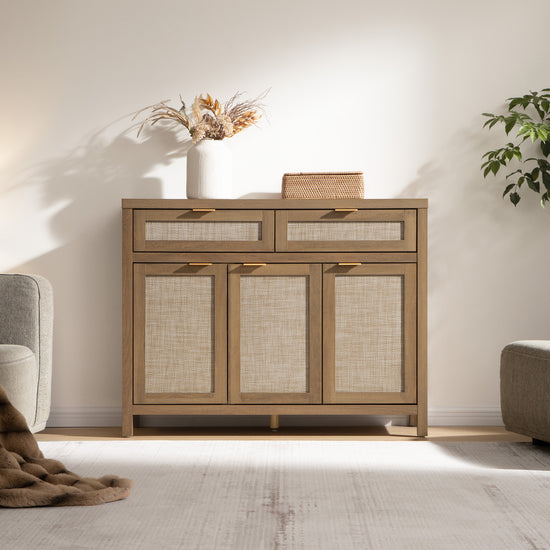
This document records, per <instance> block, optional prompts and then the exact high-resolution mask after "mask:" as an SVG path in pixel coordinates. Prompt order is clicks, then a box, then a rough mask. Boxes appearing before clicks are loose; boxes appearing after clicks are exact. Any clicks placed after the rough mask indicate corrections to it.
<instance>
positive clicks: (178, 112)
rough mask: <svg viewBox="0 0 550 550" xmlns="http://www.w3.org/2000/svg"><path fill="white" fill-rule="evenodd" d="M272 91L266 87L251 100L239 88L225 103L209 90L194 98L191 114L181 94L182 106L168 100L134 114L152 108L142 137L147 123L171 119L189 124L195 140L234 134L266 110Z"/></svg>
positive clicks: (255, 121)
mask: <svg viewBox="0 0 550 550" xmlns="http://www.w3.org/2000/svg"><path fill="white" fill-rule="evenodd" d="M268 92H269V90H266V91H265V92H264V93H263V94H261V95H259V96H258V97H256V98H254V99H247V100H239V99H240V97H241V96H242V93H241V92H238V93H236V94H235V95H234V96H233V97H231V98H230V99H229V100H228V101H226V102H225V103H224V104H223V105H222V104H221V103H220V102H219V101H218V100H217V99H214V98H213V97H212V96H211V95H210V94H208V93H207V94H206V96H204V97H203V96H202V95H200V96H198V97H196V98H195V100H194V101H193V104H192V106H191V115H190V116H189V115H188V114H187V109H186V106H185V102H184V101H183V99H182V98H181V95H180V101H181V107H180V108H179V109H175V108H174V107H170V106H168V105H167V103H168V100H164V101H161V102H159V103H155V104H154V105H149V106H148V107H145V108H143V109H141V110H140V111H138V112H137V113H136V115H135V116H134V119H135V118H136V117H137V116H139V115H140V114H141V113H143V112H145V111H149V114H148V115H147V117H146V118H145V120H143V122H142V123H141V126H140V127H139V130H138V137H139V135H140V134H141V132H142V130H143V128H144V127H145V126H146V125H147V124H151V126H154V125H155V124H157V122H162V121H169V122H175V123H177V124H181V125H182V126H185V128H187V130H188V131H189V133H190V134H191V137H192V139H193V142H194V143H197V142H199V141H200V140H201V139H217V140H219V139H224V138H230V137H232V136H234V135H235V134H237V133H239V132H241V131H242V130H244V129H245V128H248V127H249V126H252V125H254V124H256V123H257V122H258V121H259V120H260V118H261V117H262V113H261V111H263V104H262V103H261V100H262V99H263V98H264V97H265V96H266V95H267V93H268ZM134 119H133V120H134Z"/></svg>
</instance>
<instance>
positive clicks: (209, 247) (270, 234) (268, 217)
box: [134, 209, 274, 252]
mask: <svg viewBox="0 0 550 550" xmlns="http://www.w3.org/2000/svg"><path fill="white" fill-rule="evenodd" d="M178 221H185V222H194V223H199V224H200V223H204V222H258V223H260V226H261V239H260V240H258V241H229V240H228V241H191V240H190V241H151V240H146V239H145V224H146V223H147V222H178ZM273 249H274V213H273V210H215V211H213V212H195V211H193V210H169V209H164V210H136V211H135V213H134V250H135V251H136V252H182V251H186V252H192V251H200V252H247V251H248V252H269V251H272V250H273Z"/></svg>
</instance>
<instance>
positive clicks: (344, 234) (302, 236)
mask: <svg viewBox="0 0 550 550" xmlns="http://www.w3.org/2000/svg"><path fill="white" fill-rule="evenodd" d="M287 239H288V240H289V241H400V240H402V239H403V222H332V221H331V222H329V221H326V222H288V228H287Z"/></svg>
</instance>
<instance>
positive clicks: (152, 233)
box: [145, 221, 262, 241]
mask: <svg viewBox="0 0 550 550" xmlns="http://www.w3.org/2000/svg"><path fill="white" fill-rule="evenodd" d="M261 238H262V235H261V223H260V222H206V221H201V222H186V221H181V222H180V221H178V222H146V224H145V240H147V241H259V240H261Z"/></svg>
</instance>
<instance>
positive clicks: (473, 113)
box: [0, 0, 550, 425]
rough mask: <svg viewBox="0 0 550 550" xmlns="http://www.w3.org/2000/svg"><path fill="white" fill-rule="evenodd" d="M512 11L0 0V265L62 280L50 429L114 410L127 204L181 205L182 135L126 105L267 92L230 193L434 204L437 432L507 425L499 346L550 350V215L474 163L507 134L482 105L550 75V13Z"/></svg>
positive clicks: (400, 3) (105, 417) (346, 2)
mask: <svg viewBox="0 0 550 550" xmlns="http://www.w3.org/2000/svg"><path fill="white" fill-rule="evenodd" d="M517 6H518V5H517V2H515V1H514V2H512V1H510V0H484V1H479V0H476V1H473V0H463V1H462V2H446V1H441V0H417V1H415V2H410V1H408V0H394V1H393V2H379V1H372V0H340V1H339V2H328V1H325V0H305V1H297V0H279V1H277V2H267V1H266V2H264V1H261V2H260V1H253V0H233V1H227V0H209V1H208V2H204V3H199V2H191V1H188V2H186V1H176V0H155V1H153V0H149V1H147V0H94V1H90V2H84V1H81V0H50V1H48V2H43V1H40V0H18V1H17V2H15V1H13V0H0V13H1V14H2V16H1V17H0V52H2V53H1V54H0V75H1V80H2V86H1V92H0V97H1V102H0V121H1V123H0V239H1V242H0V270H3V271H24V272H35V273H40V274H43V275H45V276H46V277H48V278H49V279H50V280H51V281H52V283H53V286H54V289H55V293H56V294H55V300H56V302H55V304H56V320H55V342H54V345H55V352H54V353H55V355H54V359H55V364H54V382H53V411H52V423H54V424H76V425H78V424H81V423H91V424H98V423H112V422H116V419H117V418H118V415H119V410H120V357H121V344H120V339H121V329H120V324H121V319H120V318H121V306H120V302H121V298H120V295H121V283H120V248H121V247H120V237H121V233H120V199H121V198H122V197H167V198H176V197H178V198H184V197H185V157H184V154H183V153H182V142H183V141H184V139H185V134H184V133H183V132H177V131H175V130H174V129H169V128H158V129H156V130H155V131H151V132H148V133H147V134H146V136H145V138H144V139H140V140H137V139H136V126H135V122H132V121H131V116H132V113H133V112H135V111H136V110H138V109H140V108H141V107H144V106H146V105H148V104H151V103H154V102H156V101H158V100H161V99H167V98H173V99H174V100H175V99H176V98H177V96H178V94H179V93H181V94H182V96H183V97H184V98H187V99H188V100H191V99H192V98H193V97H194V95H196V94H199V93H202V92H206V91H208V92H210V93H211V94H213V95H215V96H216V97H220V98H227V97H229V96H230V95H232V94H233V93H234V92H235V91H237V90H240V91H245V92H247V93H248V94H249V95H256V94H258V93H260V92H262V91H263V90H265V89H266V88H269V87H271V91H270V93H269V95H268V97H267V98H266V100H265V103H266V106H267V114H268V119H267V120H264V121H263V122H262V124H261V125H260V127H259V128H252V129H249V130H246V131H245V132H243V133H241V134H239V135H238V136H236V137H235V138H233V139H231V140H229V142H228V143H229V144H230V146H231V148H232V150H233V154H234V164H235V167H234V180H235V186H236V196H243V195H247V194H250V193H277V192H279V191H280V182H281V175H282V174H283V173H284V172H287V171H307V170H312V171H323V170H363V171H364V172H365V174H366V188H367V192H366V195H367V197H371V198H375V197H376V198H378V197H428V198H429V200H430V210H429V231H430V245H429V265H430V268H429V369H430V374H429V400H430V410H431V417H432V421H433V422H439V423H441V422H448V423H454V422H458V423H461V422H465V421H467V420H468V419H470V420H471V422H472V423H485V422H488V423H492V422H498V410H499V409H498V407H499V395H498V394H499V390H498V368H499V353H500V349H501V348H502V347H503V346H504V345H505V344H506V343H507V342H509V341H511V340H515V339H522V338H548V330H547V327H548V315H549V313H548V312H549V311H550V298H549V296H550V293H549V292H548V275H547V274H548V272H549V268H550V259H549V255H548V252H547V235H548V229H549V224H550V220H549V218H548V216H549V215H550V214H549V212H548V211H544V210H542V209H541V208H540V207H539V206H538V203H537V200H536V198H535V197H526V198H525V199H524V200H523V201H522V202H521V203H520V205H519V206H518V207H517V208H516V209H514V208H513V207H512V206H511V205H509V203H508V202H506V201H503V200H502V199H501V198H500V195H501V192H502V186H501V185H497V184H496V183H495V182H493V181H492V180H488V181H487V182H486V183H483V182H482V177H481V175H480V172H479V165H480V156H481V154H482V153H484V152H485V151H487V150H488V149H489V148H491V147H492V146H493V145H496V144H497V143H500V142H501V141H502V139H503V138H502V136H500V135H497V132H491V133H489V132H487V131H482V130H481V124H482V122H483V121H482V117H481V116H480V113H481V112H483V111H494V110H498V109H499V108H501V106H502V103H503V100H504V99H505V98H507V97H509V96H511V95H518V94H521V93H524V92H526V91H528V90H529V89H540V88H542V87H544V86H549V85H550V82H549V81H548V80H547V79H546V80H545V78H546V72H547V71H546V69H547V67H548V64H547V53H546V48H545V46H544V39H543V38H542V36H543V35H544V29H543V28H542V27H540V29H539V28H538V26H537V22H538V21H546V20H548V17H549V16H550V4H549V3H548V2H547V1H545V0H533V1H532V2H530V3H529V4H528V6H525V7H524V6H522V7H521V8H518V7H517ZM520 20H521V21H523V24H520ZM526 21H527V22H529V24H525V22H526ZM531 33H533V36H532V35H531ZM541 33H542V34H541Z"/></svg>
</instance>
